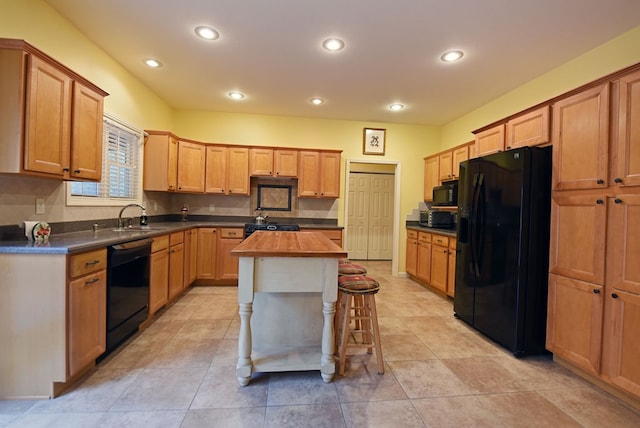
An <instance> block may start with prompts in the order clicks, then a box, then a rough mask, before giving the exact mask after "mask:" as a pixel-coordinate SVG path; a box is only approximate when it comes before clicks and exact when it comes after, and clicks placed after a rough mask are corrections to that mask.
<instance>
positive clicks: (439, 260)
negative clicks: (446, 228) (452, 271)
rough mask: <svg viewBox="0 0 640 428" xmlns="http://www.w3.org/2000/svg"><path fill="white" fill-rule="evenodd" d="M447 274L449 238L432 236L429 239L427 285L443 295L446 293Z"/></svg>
mask: <svg viewBox="0 0 640 428" xmlns="http://www.w3.org/2000/svg"><path fill="white" fill-rule="evenodd" d="M448 273H449V237H447V236H443V235H432V237H431V280H430V281H429V284H431V286H432V287H433V288H435V289H437V290H439V291H442V292H443V293H446V292H447V275H448Z"/></svg>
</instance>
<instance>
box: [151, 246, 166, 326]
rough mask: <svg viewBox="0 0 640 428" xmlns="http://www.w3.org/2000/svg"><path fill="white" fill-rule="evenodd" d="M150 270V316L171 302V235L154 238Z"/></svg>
mask: <svg viewBox="0 0 640 428" xmlns="http://www.w3.org/2000/svg"><path fill="white" fill-rule="evenodd" d="M150 260H151V261H150V269H149V316H151V315H153V314H154V313H156V311H157V310H158V309H160V308H161V307H163V306H164V305H166V304H167V302H168V301H169V235H164V236H158V237H155V238H153V244H151V258H150Z"/></svg>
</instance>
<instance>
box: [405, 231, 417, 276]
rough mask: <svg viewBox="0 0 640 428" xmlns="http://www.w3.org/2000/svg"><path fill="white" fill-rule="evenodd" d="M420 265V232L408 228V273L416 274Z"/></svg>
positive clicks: (406, 268)
mask: <svg viewBox="0 0 640 428" xmlns="http://www.w3.org/2000/svg"><path fill="white" fill-rule="evenodd" d="M417 266H418V232H416V231H415V230H407V254H406V267H405V270H406V271H407V273H408V274H410V275H413V276H416V273H417V271H416V268H417Z"/></svg>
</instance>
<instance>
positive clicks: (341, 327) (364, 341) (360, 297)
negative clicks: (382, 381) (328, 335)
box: [336, 275, 384, 376]
mask: <svg viewBox="0 0 640 428" xmlns="http://www.w3.org/2000/svg"><path fill="white" fill-rule="evenodd" d="M379 290H380V284H379V283H378V281H376V280H375V279H373V278H371V277H368V276H366V275H341V276H339V277H338V291H339V305H338V328H337V329H336V343H337V346H336V349H337V353H338V363H339V369H338V374H339V375H341V376H343V375H344V371H345V366H346V360H347V350H348V349H349V348H367V352H368V353H369V354H371V353H372V352H373V348H375V350H376V359H377V360H378V373H379V374H383V373H384V361H383V359H382V345H381V342H380V329H379V328H378V313H377V311H376V300H375V294H376V293H377V292H378V291H379ZM351 321H354V324H355V326H354V328H353V329H352V328H351ZM358 335H360V338H359V339H360V340H358ZM350 337H352V338H353V341H349V338H350Z"/></svg>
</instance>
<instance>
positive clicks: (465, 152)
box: [451, 146, 469, 179]
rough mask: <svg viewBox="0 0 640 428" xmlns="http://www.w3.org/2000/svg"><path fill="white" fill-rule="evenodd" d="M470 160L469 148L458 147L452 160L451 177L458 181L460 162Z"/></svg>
mask: <svg viewBox="0 0 640 428" xmlns="http://www.w3.org/2000/svg"><path fill="white" fill-rule="evenodd" d="M467 159H469V146H463V147H458V148H457V149H455V150H454V151H453V156H452V160H451V175H452V176H453V178H455V179H457V178H459V177H460V162H464V161H466V160H467Z"/></svg>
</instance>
